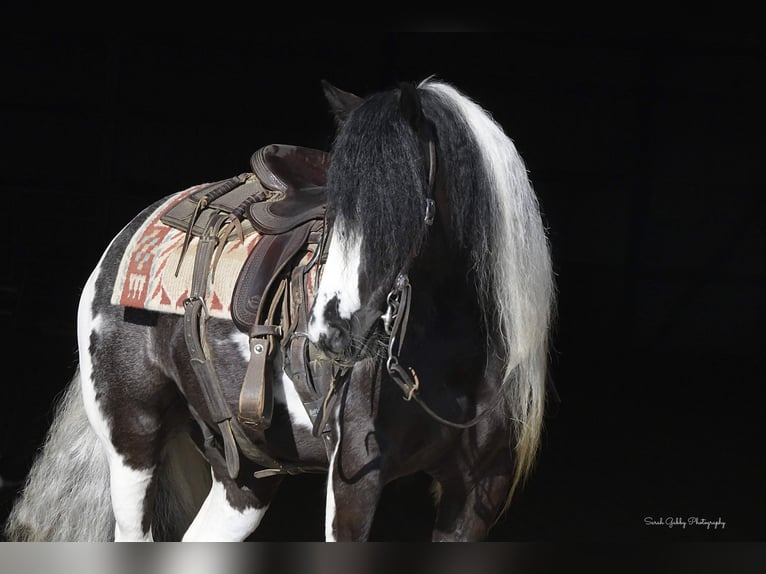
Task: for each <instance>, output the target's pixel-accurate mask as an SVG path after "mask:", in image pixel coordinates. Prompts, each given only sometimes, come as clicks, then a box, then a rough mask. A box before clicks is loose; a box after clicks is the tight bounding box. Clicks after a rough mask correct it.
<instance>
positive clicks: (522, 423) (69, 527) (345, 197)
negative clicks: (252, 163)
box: [6, 79, 554, 541]
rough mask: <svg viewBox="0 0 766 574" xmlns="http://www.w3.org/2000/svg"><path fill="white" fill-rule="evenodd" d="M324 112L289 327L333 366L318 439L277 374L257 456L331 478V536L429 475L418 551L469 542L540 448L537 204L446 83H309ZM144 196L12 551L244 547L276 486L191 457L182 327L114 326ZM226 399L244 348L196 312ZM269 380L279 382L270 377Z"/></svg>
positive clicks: (246, 470)
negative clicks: (311, 240) (322, 235)
mask: <svg viewBox="0 0 766 574" xmlns="http://www.w3.org/2000/svg"><path fill="white" fill-rule="evenodd" d="M325 92H326V95H327V97H328V100H329V102H330V104H331V107H332V109H333V111H334V113H335V114H336V117H337V119H338V133H337V136H336V140H335V142H334V144H333V146H332V150H331V158H332V159H331V165H330V168H329V172H328V180H327V192H328V216H327V222H328V225H329V228H330V229H331V235H330V236H329V237H328V240H329V244H328V246H327V261H326V264H325V265H324V268H323V271H322V276H321V281H320V283H319V286H318V291H317V294H316V297H315V303H314V306H313V309H312V311H311V315H310V318H309V329H308V334H307V336H308V337H309V340H310V341H311V343H312V344H314V345H315V346H316V348H318V349H319V350H320V351H321V352H322V353H324V356H325V357H326V360H327V361H332V362H333V363H334V365H335V366H336V367H337V368H338V369H339V370H340V371H343V372H344V373H345V376H344V377H342V379H340V380H339V382H338V388H336V389H335V391H334V394H333V400H332V401H329V402H328V404H329V405H331V409H330V411H329V413H328V425H329V428H331V429H332V432H331V433H330V436H331V439H330V445H329V448H325V445H324V444H323V441H322V439H320V438H316V437H315V436H314V435H313V434H312V432H311V431H312V425H311V421H310V419H309V416H308V415H307V413H306V410H305V409H304V407H303V405H302V403H301V401H300V400H299V398H298V394H297V392H296V390H295V388H294V385H293V381H292V380H291V379H290V378H289V377H288V376H286V375H282V376H280V377H278V378H277V379H276V382H277V384H276V388H275V400H276V406H275V413H274V421H273V424H272V428H270V429H269V431H268V432H267V433H266V434H265V436H264V435H263V434H261V435H259V436H256V435H255V434H254V435H253V436H252V437H251V438H252V439H253V440H254V441H257V443H258V444H261V445H263V448H264V449H266V450H267V451H268V453H269V455H270V456H272V457H274V458H278V459H279V460H284V461H290V462H293V463H295V464H297V465H306V466H307V467H312V468H315V467H319V468H322V467H324V468H326V469H327V498H326V522H325V534H326V539H327V540H364V539H367V538H368V537H369V533H370V528H371V525H372V519H373V516H374V513H375V508H376V505H377V503H378V500H379V498H380V495H381V492H382V489H383V487H384V486H385V485H386V484H387V483H389V482H391V481H393V480H395V479H397V478H399V477H403V476H406V475H410V474H413V473H416V472H425V473H427V474H428V475H430V476H431V477H432V478H433V482H434V492H435V500H436V504H437V514H436V521H435V524H434V528H433V539H434V540H478V539H482V538H484V537H486V535H487V533H488V531H489V529H490V528H491V527H492V525H493V524H494V523H495V521H496V520H497V518H498V517H499V516H500V515H501V514H502V513H503V512H504V511H505V510H506V509H507V506H508V503H509V502H510V497H511V495H512V493H513V491H514V489H515V488H516V487H517V486H518V485H519V484H520V483H521V481H523V480H524V478H525V476H526V475H527V474H528V472H529V471H530V469H531V467H532V464H533V461H534V458H535V453H536V450H537V448H538V443H539V439H540V433H541V426H542V420H543V412H544V404H545V394H546V389H545V380H546V362H547V353H548V350H547V349H548V337H549V325H550V322H551V315H552V309H553V301H554V284H553V274H552V269H551V260H550V255H549V247H548V242H547V238H546V234H545V230H544V225H543V222H542V218H541V215H540V209H539V206H538V201H537V198H536V196H535V194H534V192H533V190H532V187H531V185H530V183H529V180H528V177H527V172H526V169H525V166H524V163H523V161H522V159H521V158H520V156H519V154H518V152H517V150H516V149H515V147H514V145H513V143H512V142H511V140H510V139H509V138H508V137H507V136H506V135H505V133H504V132H503V130H502V128H501V127H500V126H499V125H498V124H497V123H496V122H495V121H494V120H493V119H492V118H491V116H490V115H489V114H488V113H487V112H486V111H485V110H483V109H482V108H481V107H480V106H479V105H477V104H476V103H475V102H474V101H472V100H471V99H469V98H468V97H466V96H465V95H463V94H462V93H460V92H459V91H458V90H457V89H455V88H454V87H452V86H451V85H449V84H447V83H444V82H441V81H436V80H433V79H429V80H426V81H424V82H422V83H420V84H419V85H417V86H413V85H407V84H402V85H401V86H400V87H398V88H396V89H392V90H389V91H385V92H381V93H377V94H374V95H372V96H370V97H368V98H365V99H362V98H359V97H357V96H354V95H352V94H349V93H346V92H343V91H341V90H338V89H336V88H334V87H332V86H329V85H325ZM155 207H156V205H155V206H150V207H149V208H147V209H146V210H145V211H144V212H143V213H142V214H140V215H139V216H138V217H137V218H136V219H134V220H133V221H132V222H131V223H129V224H128V225H127V226H126V227H125V229H124V230H123V231H122V232H121V233H120V234H119V235H117V237H115V238H114V240H113V241H112V243H111V244H110V246H109V247H108V248H107V250H106V252H105V253H104V255H103V257H102V258H101V261H99V263H98V265H97V266H96V268H95V270H94V272H93V274H92V275H91V277H90V279H89V280H88V281H87V283H86V285H85V287H84V289H83V292H82V297H81V301H80V306H79V311H78V345H79V353H80V361H79V369H78V373H77V374H76V376H75V378H74V380H73V381H72V382H71V384H70V386H69V387H68V390H67V391H66V393H65V395H64V396H63V398H62V400H61V402H60V403H59V405H58V408H57V414H56V417H55V419H54V422H53V425H52V427H51V430H50V432H49V434H48V437H47V440H46V443H45V445H44V446H43V448H42V450H41V452H40V454H39V456H38V457H37V459H36V461H35V463H34V464H33V467H32V469H31V471H30V473H29V476H28V478H27V482H26V484H25V487H24V490H23V492H22V494H21V496H20V498H19V500H18V501H17V503H16V505H15V507H14V508H13V510H12V513H11V516H10V519H9V521H8V524H7V527H6V534H7V536H8V538H9V539H10V540H112V539H113V540H118V541H121V540H153V539H154V540H174V539H176V540H177V539H183V540H244V539H245V538H247V537H248V536H249V535H250V534H251V533H252V532H253V531H254V530H255V529H256V528H257V526H258V524H259V522H260V521H261V518H262V517H263V515H264V513H265V512H266V510H267V508H268V506H269V504H270V502H271V500H272V497H273V496H274V495H275V493H276V491H277V487H278V486H279V484H280V482H281V481H282V480H283V479H284V476H283V475H276V476H266V477H263V478H257V479H256V478H252V477H253V472H252V471H253V470H256V469H257V467H256V465H254V464H253V463H252V462H251V461H249V460H248V459H247V458H246V457H244V456H243V457H242V459H241V465H242V466H241V472H240V473H239V475H238V478H237V479H232V478H230V477H229V475H228V474H227V472H226V469H225V467H222V465H221V464H220V457H218V458H216V457H215V456H208V457H207V458H204V457H202V456H201V455H200V451H199V449H198V448H197V447H196V445H195V444H194V440H193V437H194V436H196V435H195V434H194V433H193V432H190V431H191V429H193V428H194V426H195V425H194V424H193V423H192V422H191V418H190V415H189V408H188V403H187V400H186V398H185V397H184V396H183V394H182V393H181V392H179V388H181V389H184V388H192V386H190V385H189V384H187V383H185V381H188V380H191V379H192V378H193V377H194V376H195V374H194V371H193V370H192V368H191V366H190V362H189V353H188V351H187V347H186V345H185V343H184V340H183V332H184V331H183V327H182V318H181V317H180V316H178V315H172V314H155V315H154V316H152V317H151V319H150V320H144V321H142V320H131V321H128V320H126V314H125V313H124V309H123V308H121V307H118V306H115V305H113V304H112V303H111V302H110V294H111V290H112V287H113V285H114V282H115V278H116V273H117V266H118V264H119V261H120V259H121V256H122V253H123V251H124V250H125V248H126V244H127V242H128V241H129V239H130V237H132V235H133V233H134V232H135V230H136V229H137V228H138V227H139V226H140V225H141V223H142V222H143V221H144V219H145V218H146V217H147V216H148V214H149V213H151V212H152V210H153V209H154V208H155ZM207 337H208V340H209V347H210V352H211V354H212V355H213V357H214V359H215V365H216V368H217V369H218V371H219V376H220V379H221V381H222V382H223V385H224V386H225V389H224V390H225V395H226V398H227V400H229V401H230V403H231V405H232V407H234V405H236V400H237V396H238V392H239V385H240V384H241V381H242V379H243V373H244V372H245V369H246V367H247V360H248V358H249V356H250V355H249V348H248V339H247V336H246V335H243V334H242V333H240V332H239V331H238V330H237V329H236V328H235V327H234V324H233V323H232V322H231V321H227V320H225V319H216V318H211V319H210V320H209V322H208V326H207ZM280 374H281V373H280Z"/></svg>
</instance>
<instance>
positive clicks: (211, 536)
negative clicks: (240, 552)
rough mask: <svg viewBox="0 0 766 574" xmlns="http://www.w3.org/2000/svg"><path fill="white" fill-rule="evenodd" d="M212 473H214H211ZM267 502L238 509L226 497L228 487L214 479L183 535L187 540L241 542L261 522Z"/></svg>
mask: <svg viewBox="0 0 766 574" xmlns="http://www.w3.org/2000/svg"><path fill="white" fill-rule="evenodd" d="M211 474H212V472H211ZM268 508H269V507H268V505H266V506H264V507H263V508H246V509H245V510H237V509H236V508H233V507H232V506H231V505H230V504H229V501H228V500H227V499H226V488H225V487H224V485H223V483H222V482H219V481H217V480H216V479H215V475H213V484H212V486H211V487H210V492H209V493H208V495H207V498H206V499H205V502H204V503H203V504H202V508H200V510H199V512H198V513H197V516H196V517H195V518H194V521H193V522H192V523H191V526H189V529H188V530H187V531H186V534H184V538H183V541H184V542H241V541H242V540H244V539H245V538H247V537H248V536H249V535H250V533H252V532H253V531H254V530H255V529H256V528H258V525H259V524H260V523H261V519H262V518H263V515H264V514H266V510H267V509H268Z"/></svg>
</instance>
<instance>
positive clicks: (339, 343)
mask: <svg viewBox="0 0 766 574" xmlns="http://www.w3.org/2000/svg"><path fill="white" fill-rule="evenodd" d="M350 340H351V337H350V335H349V331H348V329H346V328H345V326H341V325H327V328H326V331H325V332H324V333H322V335H321V336H320V337H319V346H320V347H321V348H322V349H324V350H326V351H329V352H330V353H332V354H334V355H340V354H341V353H343V351H345V350H346V348H348V344H349V341H350Z"/></svg>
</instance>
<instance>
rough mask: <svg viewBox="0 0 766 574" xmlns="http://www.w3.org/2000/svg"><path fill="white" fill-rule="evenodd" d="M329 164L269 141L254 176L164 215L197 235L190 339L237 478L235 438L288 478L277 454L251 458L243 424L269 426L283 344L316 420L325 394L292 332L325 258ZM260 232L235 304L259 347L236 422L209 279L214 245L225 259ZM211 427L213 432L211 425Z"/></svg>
mask: <svg viewBox="0 0 766 574" xmlns="http://www.w3.org/2000/svg"><path fill="white" fill-rule="evenodd" d="M328 165H329V154H328V153H326V152H323V151H320V150H315V149H311V148H305V147H300V146H293V145H285V144H272V145H268V146H265V147H263V148H260V149H259V150H257V151H256V152H255V153H254V154H253V155H252V157H251V168H252V172H249V173H243V174H240V175H238V176H236V177H233V178H230V179H227V180H223V181H219V182H215V183H212V184H210V185H207V186H204V187H203V188H201V189H199V190H197V191H195V192H194V193H193V194H191V195H190V196H189V197H188V198H186V199H185V200H183V201H181V202H180V203H178V204H177V205H175V206H173V207H172V208H170V209H169V210H168V211H167V212H165V213H164V214H163V215H162V216H161V220H162V221H163V223H165V224H167V225H170V226H173V227H176V228H177V229H181V230H184V231H185V232H186V241H185V246H188V243H189V242H190V241H191V240H192V239H193V238H197V240H198V241H199V242H200V243H199V246H198V248H197V254H196V257H195V260H194V271H193V273H192V275H193V279H192V285H191V287H190V290H189V297H188V299H187V300H186V301H185V303H184V308H185V326H186V340H187V346H189V351H190V355H191V357H192V362H193V365H194V367H195V372H196V373H197V378H198V380H199V382H200V385H201V387H202V391H203V392H202V394H203V396H204V397H205V401H206V404H207V407H208V413H209V414H210V415H211V418H212V419H213V421H214V422H215V423H216V424H217V425H218V426H219V430H220V436H221V437H222V440H223V442H224V451H225V453H226V461H227V465H228V467H229V474H230V475H231V476H232V477H234V476H236V475H237V473H238V470H239V466H238V460H235V459H236V447H235V442H236V443H238V444H239V446H240V448H241V450H242V452H244V453H245V454H246V455H248V456H249V457H250V458H253V460H255V461H256V462H258V463H259V464H261V465H263V466H264V467H266V468H267V469H270V470H273V471H274V472H284V469H283V468H282V467H281V465H280V464H279V463H277V462H276V461H274V460H273V459H270V458H269V457H264V456H259V455H258V454H257V452H256V455H255V456H250V455H249V454H248V453H250V452H252V451H257V450H258V449H257V447H255V446H254V445H252V444H251V443H249V439H247V436H246V435H245V434H244V433H243V432H241V428H240V427H239V424H240V423H242V424H244V425H246V426H250V427H251V428H254V429H256V430H259V431H263V430H265V429H267V428H268V427H269V426H270V424H271V416H272V411H273V396H272V381H271V378H272V370H273V369H272V368H271V366H272V359H273V358H274V354H275V353H276V352H277V351H278V350H279V348H280V345H279V342H280V341H281V342H282V349H283V353H284V357H285V366H286V367H287V365H288V364H289V367H290V371H291V372H292V373H295V374H296V375H297V376H296V378H297V379H299V380H300V382H301V385H296V390H297V391H298V393H299V394H300V395H301V398H302V400H303V401H304V405H306V408H307V411H310V415H312V414H313V413H314V412H315V410H316V409H315V405H316V402H317V400H318V399H320V398H321V397H320V395H319V394H318V393H319V392H320V391H319V389H318V387H317V386H316V385H315V384H313V380H312V376H311V373H310V372H309V371H310V369H309V368H308V365H307V360H308V355H309V353H308V352H307V350H306V345H307V343H306V341H305V340H302V341H301V342H300V343H297V342H296V340H295V338H294V337H292V336H285V335H286V334H290V335H292V334H294V333H295V332H305V331H306V329H307V325H306V324H305V322H306V316H307V310H306V308H307V306H308V305H309V301H308V299H307V289H306V281H307V276H308V271H309V269H310V268H311V267H313V266H315V265H318V264H319V259H320V257H319V246H320V243H321V237H322V232H323V226H324V213H325V189H324V184H325V182H326V172H327V167H328ZM234 231H237V233H234ZM255 232H257V233H260V234H261V235H262V237H261V238H260V239H258V241H257V242H256V244H255V246H254V248H253V250H252V251H251V252H250V254H249V255H248V257H247V259H246V261H245V263H244V265H243V267H242V269H241V270H240V273H239V277H238V278H237V281H236V283H235V287H234V292H233V294H232V302H231V318H232V321H233V322H234V324H235V325H236V327H237V328H238V329H239V330H240V331H242V332H245V333H247V334H248V335H249V338H250V351H251V356H250V361H249V363H248V368H247V371H246V374H245V378H244V381H243V384H242V389H241V392H240V400H239V412H238V414H237V417H236V419H235V418H233V417H232V414H231V413H230V412H229V409H228V406H226V403H225V401H224V400H223V391H222V387H221V383H220V381H219V380H218V377H217V375H216V373H215V370H214V369H213V368H212V363H211V362H210V361H209V359H208V357H207V356H206V353H205V344H204V320H205V318H206V315H205V306H204V298H205V289H206V287H205V285H207V281H206V279H207V277H208V275H209V274H212V273H214V271H215V265H216V261H217V258H216V256H215V251H216V248H218V252H219V253H220V250H221V248H222V246H223V245H224V244H225V243H226V242H227V241H232V240H235V239H236V238H237V237H240V238H243V237H244V236H245V235H248V234H250V233H255ZM182 256H183V255H182ZM300 262H303V263H300ZM179 266H180V262H179ZM296 310H297V311H296ZM308 383H312V384H308ZM299 387H300V388H299ZM304 387H305V388H304ZM312 418H313V417H312ZM198 422H200V421H198ZM200 424H202V423H200ZM204 431H207V432H208V434H209V429H203V432H204ZM206 436H207V435H206Z"/></svg>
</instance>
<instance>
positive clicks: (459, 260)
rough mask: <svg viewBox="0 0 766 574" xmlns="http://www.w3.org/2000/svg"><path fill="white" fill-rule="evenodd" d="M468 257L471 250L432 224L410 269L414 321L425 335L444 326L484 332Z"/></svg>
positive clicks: (481, 312)
mask: <svg viewBox="0 0 766 574" xmlns="http://www.w3.org/2000/svg"><path fill="white" fill-rule="evenodd" d="M470 261H471V260H470V254H468V253H466V252H465V250H461V249H459V248H458V247H456V246H454V245H452V244H451V243H450V242H449V241H447V239H446V234H445V232H444V230H443V228H442V227H441V226H440V225H438V224H436V225H434V227H433V230H432V232H431V234H430V235H429V240H428V241H426V243H425V245H424V248H423V250H422V252H421V255H420V257H419V258H418V259H417V261H416V263H415V265H413V268H412V270H411V272H410V279H411V282H412V289H413V295H412V297H413V299H412V301H413V303H412V311H411V313H412V316H413V322H416V323H419V324H420V325H421V326H422V327H423V328H424V329H423V330H424V336H425V337H430V336H431V334H432V333H429V331H435V330H438V329H441V328H444V327H445V326H450V327H452V328H453V329H464V330H467V331H468V332H471V333H472V334H473V336H476V335H477V334H478V333H480V332H481V333H482V335H484V332H485V327H484V319H483V311H482V308H481V304H480V299H479V295H478V293H477V289H476V282H475V281H474V280H473V277H474V275H473V271H472V269H471V264H470ZM481 340H484V341H485V340H486V339H485V338H484V337H482V338H481ZM479 346H482V345H479Z"/></svg>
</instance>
